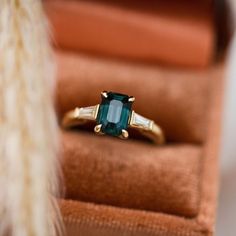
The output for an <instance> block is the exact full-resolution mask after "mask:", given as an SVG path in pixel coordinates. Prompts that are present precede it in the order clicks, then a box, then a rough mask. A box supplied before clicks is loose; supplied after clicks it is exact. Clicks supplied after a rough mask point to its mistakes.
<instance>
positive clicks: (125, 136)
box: [119, 129, 129, 139]
mask: <svg viewBox="0 0 236 236" xmlns="http://www.w3.org/2000/svg"><path fill="white" fill-rule="evenodd" d="M119 137H120V138H122V139H127V138H128V137H129V133H128V131H127V130H125V129H122V134H121V135H120V136H119Z"/></svg>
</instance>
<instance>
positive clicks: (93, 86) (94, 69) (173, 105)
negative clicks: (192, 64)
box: [56, 52, 215, 143]
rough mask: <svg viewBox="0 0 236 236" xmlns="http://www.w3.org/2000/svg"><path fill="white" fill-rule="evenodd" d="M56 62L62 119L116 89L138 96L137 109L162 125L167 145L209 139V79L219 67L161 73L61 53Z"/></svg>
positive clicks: (58, 101) (146, 66)
mask: <svg viewBox="0 0 236 236" xmlns="http://www.w3.org/2000/svg"><path fill="white" fill-rule="evenodd" d="M56 58H57V63H58V78H59V80H58V90H57V110H58V114H59V117H60V118H61V117H62V115H63V114H64V113H65V112H66V111H68V110H70V109H73V108H74V107H76V106H79V107H80V106H91V105H95V104H98V103H100V100H101V97H100V93H101V91H103V90H107V91H115V92H120V93H125V94H129V95H133V96H135V97H136V101H135V103H134V106H133V109H134V110H135V111H136V112H138V113H140V114H141V115H144V116H146V117H147V118H150V119H153V120H155V121H156V122H157V124H159V125H160V126H161V127H163V129H164V131H165V134H166V137H167V139H168V141H178V142H192V143H202V142H203V141H204V140H205V134H206V128H207V127H206V126H207V124H206V121H207V107H208V100H209V95H210V93H211V92H210V88H209V81H210V80H211V79H212V77H214V74H215V70H214V69H212V68H209V69H206V70H202V71H198V70H189V71H186V70H179V69H172V70H170V69H161V68H160V67H158V66H148V65H142V64H134V63H128V62H126V63H124V62H118V61H111V60H105V59H102V58H95V57H89V56H86V55H83V54H78V53H77V54H75V53H61V52H60V53H57V57H56ZM76 94H77V96H76ZM147 104H148V105H147Z"/></svg>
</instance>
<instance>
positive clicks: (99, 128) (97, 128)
mask: <svg viewBox="0 0 236 236" xmlns="http://www.w3.org/2000/svg"><path fill="white" fill-rule="evenodd" d="M94 132H95V133H96V134H103V132H102V124H99V125H96V126H95V127H94Z"/></svg>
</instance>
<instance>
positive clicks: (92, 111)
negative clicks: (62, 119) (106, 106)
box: [77, 105, 98, 120]
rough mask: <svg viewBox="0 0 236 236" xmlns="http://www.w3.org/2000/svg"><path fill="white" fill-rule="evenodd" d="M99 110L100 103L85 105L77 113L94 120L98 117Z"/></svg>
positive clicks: (80, 116) (82, 117) (81, 117)
mask: <svg viewBox="0 0 236 236" xmlns="http://www.w3.org/2000/svg"><path fill="white" fill-rule="evenodd" d="M97 111H98V105H96V106H90V107H83V108H79V109H78V111H77V115H78V117H79V118H80V119H88V120H94V119H96V116H97Z"/></svg>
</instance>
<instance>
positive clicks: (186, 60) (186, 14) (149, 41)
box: [45, 0, 216, 67]
mask: <svg viewBox="0 0 236 236" xmlns="http://www.w3.org/2000/svg"><path fill="white" fill-rule="evenodd" d="M45 9H46V11H47V14H48V16H49V19H50V21H51V24H52V30H53V33H54V36H55V39H56V40H55V45H56V46H59V47H63V48H66V49H70V50H77V51H78V50H79V51H81V50H82V51H85V52H89V53H93V54H99V55H103V56H104V55H108V56H113V57H119V58H121V59H126V60H127V59H132V60H135V61H144V62H159V63H162V64H168V65H174V66H188V67H204V66H207V65H209V64H211V63H212V61H213V57H214V49H215V45H216V39H215V28H214V16H213V10H212V5H211V4H208V3H207V4H205V3H204V4H203V2H202V3H201V4H200V3H199V2H197V3H196V2H194V1H193V2H192V1H184V2H182V1H181V3H180V2H179V1H171V3H170V2H169V1H149V3H148V4H146V2H145V1H134V2H132V1H131V2H130V1H119V0H118V1H81V0H70V1H65V0H48V1H46V2H45Z"/></svg>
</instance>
